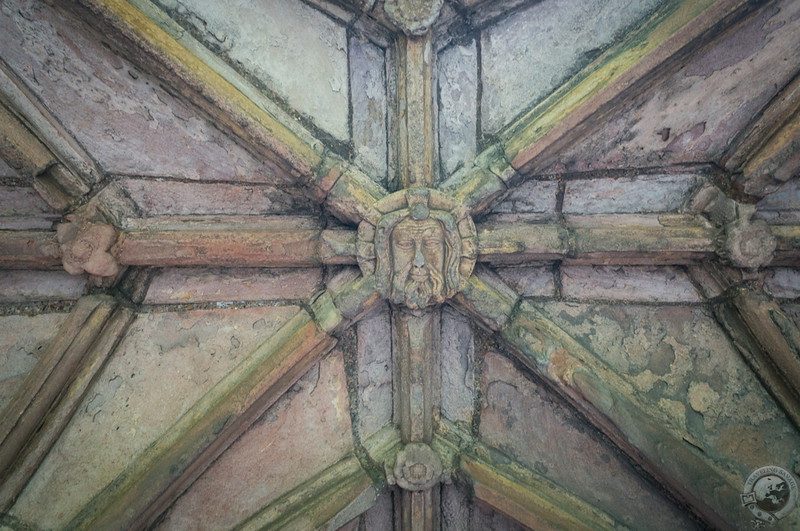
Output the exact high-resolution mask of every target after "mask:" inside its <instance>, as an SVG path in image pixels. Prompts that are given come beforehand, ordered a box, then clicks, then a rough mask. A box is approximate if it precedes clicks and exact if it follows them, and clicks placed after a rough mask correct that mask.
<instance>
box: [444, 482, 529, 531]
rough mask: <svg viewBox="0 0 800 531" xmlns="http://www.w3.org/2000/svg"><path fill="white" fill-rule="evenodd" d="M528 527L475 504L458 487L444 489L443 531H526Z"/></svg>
mask: <svg viewBox="0 0 800 531" xmlns="http://www.w3.org/2000/svg"><path fill="white" fill-rule="evenodd" d="M526 529H528V528H527V527H525V526H523V525H521V524H519V523H517V522H515V521H513V520H511V519H509V518H506V516H505V515H503V514H502V513H499V512H497V511H493V510H492V509H491V508H489V507H487V506H485V505H481V504H478V503H474V502H473V501H472V500H471V499H470V497H469V496H467V495H466V494H464V492H463V491H462V489H461V488H459V487H458V486H456V485H445V486H444V487H443V488H442V531H525V530H526Z"/></svg>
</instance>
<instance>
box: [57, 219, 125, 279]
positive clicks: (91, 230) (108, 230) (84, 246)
mask: <svg viewBox="0 0 800 531" xmlns="http://www.w3.org/2000/svg"><path fill="white" fill-rule="evenodd" d="M92 218H94V216H93V215H91V214H89V213H88V212H83V213H80V214H72V215H69V216H67V218H66V219H67V221H66V222H65V223H61V224H60V225H59V226H58V228H57V229H56V230H57V232H56V234H57V236H58V243H59V245H60V247H61V260H62V262H63V264H64V269H65V270H66V271H67V272H68V273H69V274H71V275H82V274H83V273H89V274H90V275H96V276H98V277H113V276H116V275H117V274H118V273H119V270H120V267H119V264H118V263H117V261H116V259H115V258H114V257H113V256H112V255H111V254H110V253H109V249H111V246H112V245H114V242H116V241H117V231H116V230H115V229H114V227H112V226H111V225H109V224H108V223H105V222H103V221H100V220H97V219H92Z"/></svg>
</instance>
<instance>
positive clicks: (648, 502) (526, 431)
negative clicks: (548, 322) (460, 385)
mask: <svg viewBox="0 0 800 531" xmlns="http://www.w3.org/2000/svg"><path fill="white" fill-rule="evenodd" d="M482 385H483V397H484V408H483V411H482V412H481V427H480V433H481V437H482V439H483V440H484V441H485V442H486V443H487V444H489V445H492V446H495V447H497V448H500V449H501V450H503V451H506V452H508V453H510V454H511V455H513V456H515V457H516V458H517V459H519V460H520V461H521V462H522V463H524V464H526V465H527V466H528V467H530V468H531V469H533V470H535V471H536V472H538V473H539V474H541V475H543V476H545V477H547V478H549V479H550V480H552V481H554V482H556V483H558V484H560V485H561V486H563V487H565V488H567V489H569V490H570V491H572V492H574V493H575V494H577V495H578V496H580V497H581V498H583V499H584V500H585V501H587V502H588V503H590V504H592V505H594V506H596V507H597V508H599V509H601V510H603V511H605V512H606V513H608V514H609V515H612V516H613V517H615V518H616V519H617V520H618V521H619V522H620V523H621V524H624V525H625V526H628V527H630V528H641V529H645V528H650V529H656V528H661V529H664V528H674V529H686V528H692V525H691V523H690V521H688V520H687V519H686V517H685V516H683V515H682V514H681V513H680V511H679V509H678V508H677V507H676V506H674V505H673V504H672V503H671V502H670V501H668V500H667V499H666V498H664V497H663V496H662V495H661V493H660V492H659V491H657V490H656V489H655V488H654V487H652V486H651V485H649V484H648V483H647V482H646V481H645V480H644V479H643V478H642V477H641V476H640V475H639V474H638V472H637V471H636V470H635V469H634V468H633V467H632V466H631V465H630V464H629V463H628V461H627V460H626V459H625V458H623V457H621V456H619V455H618V453H617V451H616V449H615V448H614V447H612V446H610V445H609V444H608V443H605V442H603V440H602V439H601V438H600V437H598V436H597V435H596V432H594V431H593V430H591V429H590V428H589V427H588V426H586V425H585V424H583V421H582V420H580V419H579V418H577V417H576V416H575V414H574V413H573V412H572V410H571V409H569V408H567V407H565V406H564V405H562V404H561V403H560V401H559V400H557V399H554V398H553V397H552V396H549V395H548V394H547V393H546V392H545V391H544V390H543V389H541V388H538V387H537V386H536V385H534V384H533V383H532V382H531V381H530V380H528V379H527V378H525V377H524V376H523V375H522V374H520V373H519V372H518V371H517V370H516V369H515V368H514V366H513V364H512V363H511V362H510V361H508V360H507V359H506V358H504V357H502V356H500V355H498V354H495V353H488V354H487V355H486V357H485V359H484V373H483V384H482ZM621 499H625V500H627V502H626V503H624V504H621V503H619V500H621ZM642 507H647V511H641V510H640V509H641V508H642Z"/></svg>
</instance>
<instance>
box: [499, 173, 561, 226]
mask: <svg viewBox="0 0 800 531" xmlns="http://www.w3.org/2000/svg"><path fill="white" fill-rule="evenodd" d="M557 192H558V183H557V182H556V181H539V180H535V179H529V180H527V181H525V182H523V183H522V184H520V185H518V186H515V187H513V188H511V190H510V191H509V193H508V194H507V195H506V196H505V197H504V198H503V200H502V201H501V202H500V203H498V204H497V205H496V206H495V207H494V208H493V209H492V211H491V215H490V219H492V220H497V221H508V222H514V221H518V220H525V221H539V220H549V219H552V218H553V217H554V216H555V214H556V194H557Z"/></svg>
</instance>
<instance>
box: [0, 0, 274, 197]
mask: <svg viewBox="0 0 800 531" xmlns="http://www.w3.org/2000/svg"><path fill="white" fill-rule="evenodd" d="M0 10H2V15H3V16H2V17H0V48H2V49H3V50H4V54H3V59H4V60H5V61H7V62H8V63H9V65H10V66H11V67H12V68H13V69H14V70H15V71H16V73H17V74H18V75H19V76H20V77H21V78H23V79H24V81H25V82H26V83H27V84H28V86H29V87H30V88H31V90H32V91H33V92H34V93H35V94H36V95H37V96H38V97H39V98H41V99H42V101H43V102H44V103H45V105H46V106H47V107H48V108H49V109H50V110H51V111H52V112H53V113H54V114H55V115H56V116H57V118H58V119H59V120H60V121H61V123H62V124H64V126H65V127H66V128H67V129H68V130H69V131H70V132H71V133H72V134H73V135H74V136H75V138H76V139H77V140H78V141H79V142H80V143H81V144H83V146H84V148H85V149H86V150H87V151H88V152H89V153H90V155H91V156H92V157H94V158H95V159H96V160H97V161H98V162H99V163H100V165H101V166H102V168H103V170H104V171H106V172H108V173H111V174H133V175H148V176H156V177H164V176H168V177H177V178H184V179H193V180H198V179H203V180H206V179H207V180H226V181H246V182H275V181H276V180H277V182H285V180H286V176H285V174H284V172H283V171H282V170H280V169H278V168H277V167H276V166H274V165H273V164H272V163H270V162H269V161H264V160H258V159H256V158H255V157H254V156H253V155H251V154H250V153H249V152H248V151H246V150H245V149H243V148H242V147H241V146H239V145H238V144H236V143H235V142H234V141H233V140H232V139H231V138H229V137H227V136H225V135H224V134H223V133H222V132H220V131H219V130H218V129H216V128H215V127H214V125H213V124H212V123H211V122H209V121H207V120H206V119H205V118H203V117H202V116H201V115H199V114H198V111H197V110H195V109H194V108H192V107H188V106H187V105H185V104H184V103H182V102H180V101H179V100H177V99H176V98H174V97H173V96H171V95H170V94H169V93H167V91H166V90H164V89H163V88H162V87H161V86H160V84H159V81H158V80H157V79H155V78H153V77H151V76H149V75H147V74H146V73H143V72H141V71H139V70H138V69H137V68H136V67H134V66H133V65H131V63H129V62H128V61H127V60H126V59H125V58H123V57H121V56H119V55H117V54H116V53H114V52H113V51H111V50H110V49H109V48H108V47H107V46H104V45H103V43H102V41H101V40H100V39H99V38H97V36H95V35H93V34H92V33H91V31H90V30H88V28H87V27H86V26H85V25H84V24H83V23H82V22H80V21H77V20H75V18H74V16H72V15H70V14H65V13H62V12H60V11H57V10H55V9H54V8H52V7H50V6H48V5H47V4H45V3H43V2H36V3H29V2H18V1H17V0H11V1H9V2H4V3H3V5H2V6H0Z"/></svg>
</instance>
